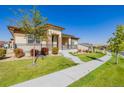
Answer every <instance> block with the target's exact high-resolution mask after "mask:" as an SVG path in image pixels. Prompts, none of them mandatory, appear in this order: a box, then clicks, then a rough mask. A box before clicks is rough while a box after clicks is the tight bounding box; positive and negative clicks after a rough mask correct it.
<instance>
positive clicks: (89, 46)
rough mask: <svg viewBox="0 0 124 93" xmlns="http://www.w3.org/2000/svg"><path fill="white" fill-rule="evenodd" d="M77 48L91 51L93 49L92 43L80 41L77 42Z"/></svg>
mask: <svg viewBox="0 0 124 93" xmlns="http://www.w3.org/2000/svg"><path fill="white" fill-rule="evenodd" d="M78 49H79V50H81V51H84V52H85V51H92V49H93V44H89V43H81V44H78Z"/></svg>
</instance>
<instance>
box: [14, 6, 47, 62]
mask: <svg viewBox="0 0 124 93" xmlns="http://www.w3.org/2000/svg"><path fill="white" fill-rule="evenodd" d="M14 14H15V15H16V17H18V20H14V22H15V23H14V25H16V26H17V27H18V28H19V30H20V31H22V32H23V33H24V34H25V35H31V36H32V38H33V50H34V51H33V64H35V63H36V62H35V44H36V39H38V38H40V39H47V37H48V36H47V35H48V32H47V31H46V29H45V24H46V21H47V18H45V17H43V16H42V15H41V13H40V11H39V10H37V9H36V7H35V6H34V7H33V9H31V10H28V11H25V10H22V9H18V11H14ZM12 21H13V20H12Z"/></svg>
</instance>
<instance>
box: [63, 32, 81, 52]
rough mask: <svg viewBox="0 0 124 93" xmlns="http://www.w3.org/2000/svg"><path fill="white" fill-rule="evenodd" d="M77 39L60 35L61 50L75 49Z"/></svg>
mask: <svg viewBox="0 0 124 93" xmlns="http://www.w3.org/2000/svg"><path fill="white" fill-rule="evenodd" d="M78 39H79V38H76V37H74V36H72V35H67V34H63V35H62V50H66V49H77V48H78Z"/></svg>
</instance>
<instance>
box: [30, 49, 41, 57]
mask: <svg viewBox="0 0 124 93" xmlns="http://www.w3.org/2000/svg"><path fill="white" fill-rule="evenodd" d="M34 51H35V56H37V55H38V54H39V51H38V50H37V49H35V50H34V49H31V50H30V56H34Z"/></svg>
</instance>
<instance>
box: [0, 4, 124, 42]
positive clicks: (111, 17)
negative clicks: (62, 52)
mask: <svg viewBox="0 0 124 93" xmlns="http://www.w3.org/2000/svg"><path fill="white" fill-rule="evenodd" d="M31 8H32V6H27V5H26V6H2V5H1V6H0V12H1V13H0V40H9V39H10V38H11V37H12V36H11V34H10V32H9V31H8V29H7V25H9V24H8V18H13V16H14V15H13V13H12V10H11V9H13V10H16V9H26V10H28V9H31ZM37 8H38V9H39V10H40V11H41V13H42V15H43V16H45V17H47V18H48V23H51V24H55V25H59V26H62V27H64V28H65V30H64V31H63V32H64V33H67V34H72V35H75V36H78V37H80V42H85V43H86V42H89V43H95V44H104V43H106V41H107V40H108V38H109V37H110V36H111V34H112V33H113V32H114V31H115V30H116V25H121V24H122V25H123V24H124V6H86V5H83V6H38V7H37Z"/></svg>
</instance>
